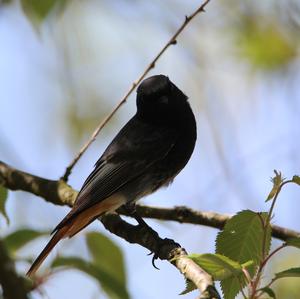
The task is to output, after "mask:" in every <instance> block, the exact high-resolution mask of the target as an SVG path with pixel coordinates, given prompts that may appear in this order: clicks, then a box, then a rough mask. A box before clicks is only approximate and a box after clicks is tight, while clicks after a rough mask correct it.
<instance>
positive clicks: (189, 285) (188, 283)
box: [179, 279, 197, 295]
mask: <svg viewBox="0 0 300 299" xmlns="http://www.w3.org/2000/svg"><path fill="white" fill-rule="evenodd" d="M185 284H186V285H185V289H184V290H183V291H182V292H181V293H180V294H179V295H185V294H187V293H190V292H192V291H194V290H196V289H197V287H196V286H195V284H194V283H193V282H192V281H191V280H189V279H186V280H185Z"/></svg>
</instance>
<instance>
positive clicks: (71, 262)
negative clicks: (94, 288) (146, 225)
mask: <svg viewBox="0 0 300 299" xmlns="http://www.w3.org/2000/svg"><path fill="white" fill-rule="evenodd" d="M86 243H87V247H88V249H89V252H90V255H91V257H92V260H91V261H86V260H83V259H81V258H79V257H57V258H56V259H55V260H54V261H53V263H52V267H53V268H56V267H65V268H73V269H77V270H80V271H82V272H84V273H85V274H88V275H89V276H91V277H93V278H94V279H96V281H97V282H98V283H99V285H100V286H101V287H102V289H103V290H104V291H105V293H106V294H107V295H108V296H109V298H111V299H129V297H130V296H129V294H128V291H127V287H126V273H125V264H124V259H123V253H122V251H121V250H120V248H119V247H118V246H117V245H116V244H115V243H114V242H112V241H111V240H110V239H109V238H107V237H105V236H104V235H102V234H100V233H98V232H90V233H87V234H86Z"/></svg>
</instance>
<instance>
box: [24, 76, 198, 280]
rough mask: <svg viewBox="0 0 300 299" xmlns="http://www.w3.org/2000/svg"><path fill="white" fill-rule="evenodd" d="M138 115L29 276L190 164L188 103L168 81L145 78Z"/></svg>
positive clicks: (191, 137) (192, 123)
mask: <svg viewBox="0 0 300 299" xmlns="http://www.w3.org/2000/svg"><path fill="white" fill-rule="evenodd" d="M136 105H137V112H136V114H135V115H134V116H133V117H132V118H131V119H130V120H129V122H128V123H127V124H126V125H125V126H124V127H123V128H122V129H121V131H120V132H119V133H118V134H117V136H116V137H115V138H114V139H113V141H112V142H111V143H110V145H109V146H108V147H107V149H106V150H105V151H104V153H103V155H102V156H101V157H100V159H99V160H98V161H97V162H96V164H95V168H94V170H93V171H92V173H91V174H90V175H89V176H88V178H87V179H86V181H85V182H84V184H83V186H82V188H81V190H80V192H79V194H78V196H77V199H76V201H75V203H74V206H73V208H72V210H71V211H70V212H69V213H68V214H67V215H66V217H65V218H64V219H63V220H62V221H61V222H60V223H59V224H58V225H57V226H56V228H55V229H54V231H53V233H54V235H53V237H52V239H51V240H50V241H49V243H48V244H47V245H46V247H45V248H44V249H43V251H42V252H41V254H40V255H39V256H38V258H37V259H36V260H35V261H34V263H33V264H32V266H31V268H30V269H29V271H28V272H27V275H28V276H32V275H33V274H34V273H35V272H36V271H37V269H38V268H39V266H40V265H41V263H42V262H43V261H44V259H45V258H46V257H47V256H48V254H49V253H50V251H51V250H52V249H53V247H54V246H55V245H56V244H57V242H59V241H60V240H61V239H63V238H66V237H69V238H70V237H72V236H74V235H75V234H77V233H78V232H79V231H81V230H82V229H83V228H84V227H86V226H87V225H88V224H90V223H91V222H92V221H94V220H95V219H96V218H98V217H99V216H101V215H103V214H105V213H108V212H112V211H114V210H116V209H117V208H119V207H120V206H122V205H125V204H130V203H134V202H135V201H136V200H138V199H140V198H141V197H143V196H145V195H147V194H150V193H152V192H154V191H156V190H157V189H159V188H160V187H162V186H167V185H168V184H170V183H171V182H172V180H173V179H174V177H175V176H176V175H177V174H178V173H179V172H180V171H181V170H182V169H183V167H184V166H185V165H186V163H187V162H188V160H189V159H190V156H191V155H192V152H193V150H194V146H195V142H196V122H195V117H194V114H193V112H192V109H191V107H190V105H189V103H188V98H187V96H186V95H184V93H183V92H182V91H181V90H180V89H179V88H177V87H176V86H175V85H174V84H173V83H172V82H171V81H170V80H169V78H168V77H166V76H163V75H157V76H152V77H149V78H147V79H145V80H144V81H143V82H142V83H141V84H140V86H139V87H138V89H137V101H136Z"/></svg>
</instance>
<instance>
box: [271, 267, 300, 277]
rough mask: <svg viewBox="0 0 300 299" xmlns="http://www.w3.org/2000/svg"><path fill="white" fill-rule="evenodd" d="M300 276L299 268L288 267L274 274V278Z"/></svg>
mask: <svg viewBox="0 0 300 299" xmlns="http://www.w3.org/2000/svg"><path fill="white" fill-rule="evenodd" d="M285 277H300V268H290V269H288V270H284V271H281V272H278V273H276V274H275V278H276V279H279V278H285Z"/></svg>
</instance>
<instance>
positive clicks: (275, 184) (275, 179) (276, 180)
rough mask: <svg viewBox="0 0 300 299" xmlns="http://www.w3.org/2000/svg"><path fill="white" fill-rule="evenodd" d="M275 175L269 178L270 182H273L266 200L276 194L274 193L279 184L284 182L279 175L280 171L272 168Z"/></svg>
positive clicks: (277, 189)
mask: <svg viewBox="0 0 300 299" xmlns="http://www.w3.org/2000/svg"><path fill="white" fill-rule="evenodd" d="M274 173H275V176H274V177H273V178H271V182H272V183H273V188H272V190H271V191H270V193H269V195H268V197H267V199H266V202H267V201H269V200H271V199H272V198H274V196H275V195H276V193H277V192H278V191H279V189H280V186H281V184H282V183H283V182H284V178H283V177H282V175H281V172H280V171H279V172H278V171H277V170H274Z"/></svg>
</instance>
